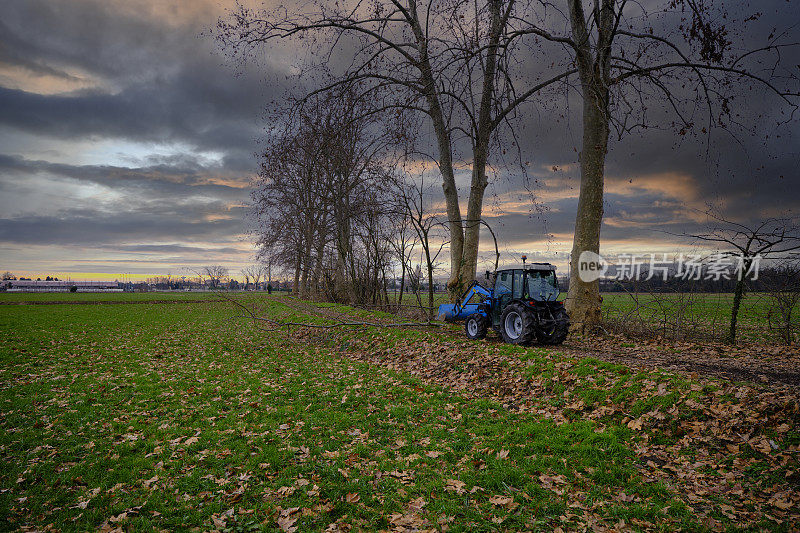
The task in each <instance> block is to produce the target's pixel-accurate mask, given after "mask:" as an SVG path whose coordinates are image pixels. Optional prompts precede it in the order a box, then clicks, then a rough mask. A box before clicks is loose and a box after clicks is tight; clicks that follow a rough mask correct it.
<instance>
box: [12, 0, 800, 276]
mask: <svg viewBox="0 0 800 533" xmlns="http://www.w3.org/2000/svg"><path fill="white" fill-rule="evenodd" d="M226 7H230V6H229V5H228V4H226V3H225V2H220V1H211V0H192V1H191V2H189V1H186V2H167V1H163V0H162V1H159V0H122V1H116V0H114V1H110V0H97V1H88V0H85V1H84V0H63V1H60V0H46V1H45V0H41V1H40V0H25V1H18V0H0V12H2V14H3V15H2V17H0V259H2V260H1V261H0V269H2V270H6V269H7V270H11V271H14V272H17V273H21V272H26V273H32V274H34V275H39V274H41V275H44V274H48V273H60V274H62V275H63V273H72V276H73V277H74V278H91V277H97V276H95V275H94V274H95V273H106V274H110V275H112V276H113V277H117V276H119V275H121V274H122V273H133V274H140V275H150V274H166V273H172V274H174V275H182V274H187V273H188V272H189V271H190V269H192V268H198V269H199V268H200V266H201V265H207V264H222V265H225V266H227V267H229V268H230V269H231V271H232V272H237V271H238V270H239V269H240V268H241V267H242V266H244V265H246V264H248V263H249V262H251V261H252V257H253V247H252V245H251V244H250V238H249V237H248V235H247V228H248V223H247V220H246V218H245V214H246V213H247V201H248V197H249V186H250V185H249V184H250V179H251V178H252V176H253V173H254V171H255V168H256V165H257V159H256V157H255V155H254V154H255V153H256V152H257V151H258V149H259V143H260V142H261V141H263V139H264V136H265V134H264V123H263V112H264V107H265V105H266V103H267V102H269V101H271V100H274V99H278V98H281V96H282V95H284V94H285V91H286V87H285V81H284V80H285V79H286V76H287V75H288V74H290V72H289V68H290V63H289V62H290V58H291V57H293V55H294V52H293V51H292V50H272V51H270V52H269V53H267V52H265V53H264V55H263V56H262V57H261V58H260V60H259V61H258V62H256V63H253V64H252V65H250V66H248V67H245V68H239V69H238V70H236V72H235V71H234V70H235V69H234V68H233V67H232V66H231V65H230V64H228V63H226V60H225V58H224V57H223V56H222V55H221V54H220V53H219V52H218V50H217V45H216V43H215V42H214V40H213V38H211V37H208V36H207V35H208V30H210V29H211V28H212V27H213V26H214V24H215V23H216V21H217V18H218V17H219V16H222V15H224V13H225V8H226ZM760 9H762V10H763V12H764V16H763V21H762V22H763V24H764V25H765V27H767V26H770V25H782V26H787V25H789V24H791V23H794V24H795V26H794V30H793V31H794V32H795V34H796V36H797V39H795V40H800V28H798V26H797V23H798V22H800V15H798V10H797V9H796V7H795V6H793V5H792V4H790V3H787V2H785V1H775V2H772V3H769V2H768V3H765V4H764V6H763V7H760ZM792 19H795V20H794V21H792ZM795 57H796V56H795ZM235 74H237V75H235ZM756 100H757V101H755V102H754V105H755V106H757V107H758V110H757V111H756V112H755V113H756V114H759V113H760V114H763V115H764V116H765V117H766V119H765V120H762V121H761V122H759V123H754V124H753V128H754V130H753V131H754V133H753V134H751V135H742V134H740V135H738V136H737V138H736V139H734V138H732V137H731V136H728V135H726V134H724V133H719V134H714V135H713V136H712V137H711V146H710V150H709V151H708V152H706V145H705V144H704V142H701V141H699V140H698V139H696V138H691V139H682V138H680V137H679V136H675V135H674V133H673V132H671V131H652V132H651V131H647V132H643V133H639V134H636V135H632V136H628V137H626V138H624V139H623V140H621V141H614V142H613V143H612V147H611V152H610V154H609V159H608V179H607V187H606V191H607V196H606V207H605V213H606V218H605V223H604V227H603V232H602V242H603V249H604V250H605V251H606V252H611V253H614V252H621V251H638V252H649V251H669V252H673V251H681V250H683V249H687V246H688V244H687V243H686V242H682V241H681V240H680V239H676V238H675V237H672V236H671V235H670V233H681V232H683V231H691V230H692V229H695V228H696V227H697V225H698V224H700V223H701V222H702V217H701V215H700V213H701V212H702V211H703V210H704V209H705V208H706V206H707V205H708V204H709V203H712V204H714V205H715V206H717V207H719V208H720V209H722V210H723V211H724V212H725V213H726V214H728V215H729V216H731V217H735V218H737V219H740V220H746V219H753V218H757V217H762V216H772V215H777V214H784V213H787V212H792V211H794V212H795V213H796V210H797V208H798V207H800V201H799V200H798V198H800V176H799V175H798V170H797V166H798V162H799V161H800V143H799V142H798V133H800V131H799V128H798V124H797V121H794V122H792V123H790V124H788V125H784V126H781V127H779V128H777V129H776V128H775V125H774V122H775V121H774V119H775V118H776V117H777V116H778V114H779V113H780V104H779V102H778V101H777V100H776V99H774V98H769V97H768V95H766V94H764V95H763V97H762V98H757V99H756ZM558 114H559V113H558V110H557V109H553V108H551V109H550V110H545V111H544V112H542V111H539V112H537V113H531V114H530V115H531V117H530V119H527V118H526V119H525V124H524V126H525V127H524V128H522V129H521V130H520V131H522V132H523V136H524V142H523V148H524V150H525V152H526V153H525V159H527V160H530V162H531V165H530V167H529V168H530V177H531V178H532V179H534V180H538V181H537V182H536V185H535V187H534V190H533V192H534V194H535V195H536V197H537V201H538V206H537V208H533V207H532V205H531V202H530V196H529V195H528V194H527V193H526V191H525V188H524V187H523V184H522V180H521V179H520V177H519V175H518V174H517V173H515V171H514V168H513V166H511V167H509V168H508V169H507V170H505V171H503V172H502V173H501V174H500V175H499V176H498V177H497V178H496V179H495V182H494V183H493V184H492V186H491V187H490V192H491V194H490V197H488V198H487V212H486V215H487V220H489V221H490V222H491V223H492V224H493V226H495V229H496V233H497V236H498V239H499V241H500V247H501V251H502V252H503V253H504V254H506V257H507V258H511V257H512V256H513V255H515V254H518V253H522V252H526V253H527V254H528V255H529V256H531V257H543V258H545V257H546V258H551V257H555V258H556V259H557V260H560V259H559V258H563V257H564V256H565V252H567V251H568V250H569V248H570V247H571V232H572V227H573V224H574V218H575V208H576V203H577V193H578V185H579V176H578V174H577V165H576V163H577V157H578V154H577V151H576V149H579V148H580V147H579V144H578V143H579V140H580V134H579V131H580V130H579V128H578V126H577V125H576V124H574V123H573V124H565V123H564V121H559V122H556V120H555V117H556V116H557V115H558ZM554 166H557V167H558V170H557V171H553V167H554ZM466 179H468V172H467V171H464V172H463V173H462V175H461V177H460V180H461V182H462V184H463V183H464V182H465V180H466ZM537 212H538V213H540V215H538V216H537V215H536V214H535V213H537ZM490 247H491V244H490V243H489V242H488V241H487V240H486V239H484V242H483V244H482V248H483V249H485V250H488V249H489V248H490ZM187 269H188V270H187Z"/></svg>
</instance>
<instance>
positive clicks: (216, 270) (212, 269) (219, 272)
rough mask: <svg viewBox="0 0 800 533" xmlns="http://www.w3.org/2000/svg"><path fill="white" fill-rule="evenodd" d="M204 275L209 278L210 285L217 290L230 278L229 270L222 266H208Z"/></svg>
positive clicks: (204, 270) (204, 268) (204, 269)
mask: <svg viewBox="0 0 800 533" xmlns="http://www.w3.org/2000/svg"><path fill="white" fill-rule="evenodd" d="M203 273H204V274H205V275H206V276H207V277H208V282H209V285H210V286H211V288H212V289H216V288H217V287H219V286H220V284H221V283H222V282H223V281H224V280H225V279H226V278H227V277H228V269H227V268H225V267H224V266H222V265H208V266H205V267H203Z"/></svg>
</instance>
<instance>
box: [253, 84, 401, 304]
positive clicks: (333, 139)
mask: <svg viewBox="0 0 800 533" xmlns="http://www.w3.org/2000/svg"><path fill="white" fill-rule="evenodd" d="M372 104H373V102H372V101H371V99H370V97H369V95H367V96H366V97H365V96H363V95H359V94H358V93H356V92H354V91H353V90H352V89H351V88H348V87H339V88H338V90H337V91H335V92H334V91H331V92H327V93H325V94H320V95H318V96H317V97H315V98H313V99H306V100H304V101H303V102H301V103H299V104H298V106H297V107H296V108H295V109H294V113H292V114H289V115H287V116H283V117H282V119H281V120H282V123H281V126H280V130H279V133H277V134H276V135H275V136H274V138H273V139H272V141H271V144H270V146H269V148H268V149H267V150H266V151H265V153H264V157H263V160H262V165H261V172H260V173H259V178H258V180H257V182H256V184H255V185H256V188H255V190H254V191H253V194H252V197H253V203H254V207H255V210H256V213H255V214H256V219H257V220H258V222H259V226H258V228H257V230H256V233H257V239H258V246H259V248H260V252H259V257H260V258H262V259H265V258H269V260H270V261H272V260H275V261H277V263H278V264H281V265H283V266H284V267H286V268H291V269H293V270H294V290H295V291H296V292H297V293H298V294H300V295H301V296H303V297H311V296H316V295H321V294H323V293H324V294H326V295H327V296H329V297H330V298H331V299H333V300H335V301H347V302H351V303H355V302H365V301H366V300H370V299H372V298H373V297H374V296H375V294H377V293H376V291H377V290H378V289H377V286H376V278H375V275H376V273H378V272H379V273H380V275H378V278H380V279H381V280H382V283H383V280H384V278H385V271H384V267H385V266H386V265H385V263H386V261H385V259H384V245H385V244H386V242H385V238H386V235H387V234H388V233H387V232H386V231H382V228H383V220H382V217H384V216H385V215H386V214H387V213H385V211H386V209H385V208H384V206H385V205H387V204H388V202H386V201H385V200H386V198H385V187H386V184H387V183H389V173H388V172H387V171H386V169H385V166H384V165H385V163H386V156H387V154H386V151H385V147H386V146H387V145H388V144H389V143H388V141H387V137H388V136H391V135H393V129H392V128H391V127H389V125H388V124H387V121H385V120H384V118H385V117H384V116H383V114H382V113H381V111H380V110H375V108H374V107H373V106H372ZM368 109H373V110H374V112H373V113H370V112H368V111H367V110H368ZM329 278H330V279H329ZM365 291H366V292H365ZM380 292H382V293H385V292H386V291H385V290H384V289H381V291H380ZM367 294H369V296H368V295H367ZM382 299H385V298H382Z"/></svg>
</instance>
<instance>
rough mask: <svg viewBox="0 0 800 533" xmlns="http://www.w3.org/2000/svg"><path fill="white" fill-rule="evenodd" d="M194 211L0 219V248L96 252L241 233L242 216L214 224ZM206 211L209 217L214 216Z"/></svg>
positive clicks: (205, 240)
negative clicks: (95, 249) (72, 248)
mask: <svg viewBox="0 0 800 533" xmlns="http://www.w3.org/2000/svg"><path fill="white" fill-rule="evenodd" d="M197 211H199V209H198V208H196V207H194V206H192V207H190V208H188V209H183V210H181V209H178V208H173V209H172V210H170V211H169V212H167V213H162V212H160V211H159V210H155V212H153V211H147V210H139V211H132V212H126V213H113V214H110V213H106V212H103V211H92V210H71V211H66V212H62V213H59V214H58V215H54V216H37V215H25V216H18V217H15V218H11V219H0V242H5V243H15V244H24V245H41V244H57V245H63V246H96V245H109V244H111V243H120V244H123V243H125V242H137V241H145V242H147V241H152V240H154V238H165V237H167V238H168V239H170V240H175V241H182V242H200V243H208V242H230V241H231V240H232V239H233V238H235V236H236V235H238V234H240V233H242V232H243V230H244V226H243V224H244V223H243V220H242V216H241V215H242V213H241V212H239V211H237V210H233V211H231V213H230V215H231V216H230V218H224V219H217V220H214V219H212V220H207V219H205V218H204V217H203V216H198V213H197ZM208 211H209V213H208V214H213V212H214V211H215V210H213V209H208ZM131 251H134V250H131Z"/></svg>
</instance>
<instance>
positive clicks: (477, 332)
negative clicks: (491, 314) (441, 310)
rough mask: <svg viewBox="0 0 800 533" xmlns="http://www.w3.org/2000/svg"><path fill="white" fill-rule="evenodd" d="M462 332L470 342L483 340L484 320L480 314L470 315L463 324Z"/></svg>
mask: <svg viewBox="0 0 800 533" xmlns="http://www.w3.org/2000/svg"><path fill="white" fill-rule="evenodd" d="M464 330H465V331H466V332H467V337H469V338H470V339H472V340H480V339H483V338H484V337H486V318H484V316H483V315H482V314H480V313H472V314H471V315H469V318H467V321H466V323H464Z"/></svg>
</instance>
